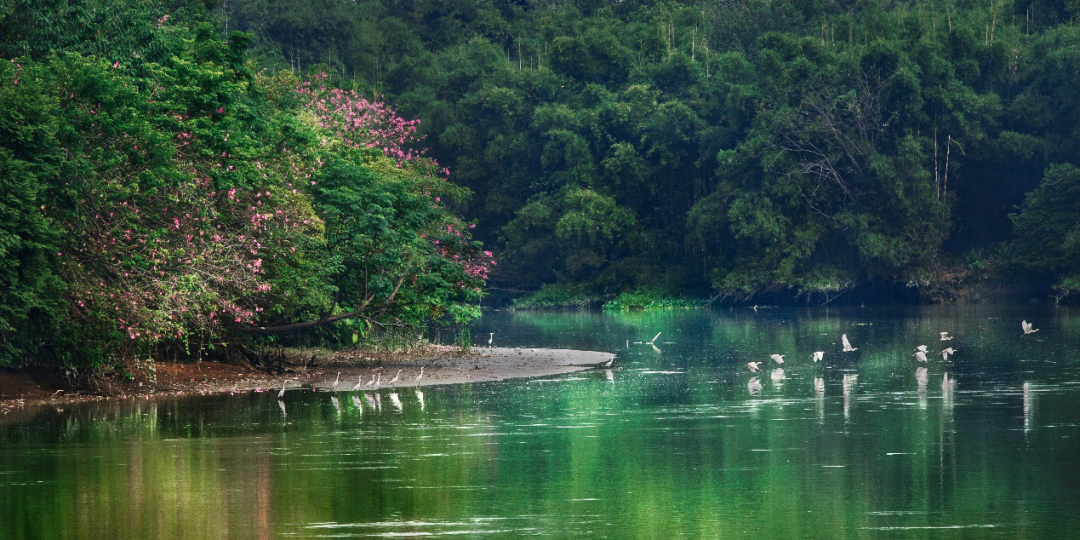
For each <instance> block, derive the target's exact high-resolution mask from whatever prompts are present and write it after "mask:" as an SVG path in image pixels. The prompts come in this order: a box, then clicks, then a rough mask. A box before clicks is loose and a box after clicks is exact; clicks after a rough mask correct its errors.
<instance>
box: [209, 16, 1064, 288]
mask: <svg viewBox="0 0 1080 540" xmlns="http://www.w3.org/2000/svg"><path fill="white" fill-rule="evenodd" d="M219 9H220V11H221V13H222V14H223V15H224V16H226V17H227V19H228V25H229V27H230V28H239V29H244V30H249V31H252V32H253V33H254V35H255V36H257V38H256V39H257V42H258V43H259V44H260V45H262V46H263V47H265V52H264V54H265V56H267V57H269V58H272V59H273V60H274V61H279V60H280V59H284V60H285V61H286V62H288V63H289V64H290V65H291V66H292V67H293V68H294V69H297V70H301V71H302V70H306V69H309V68H312V67H314V66H319V67H320V68H324V69H327V71H329V72H332V73H335V74H336V76H337V77H339V78H342V79H344V80H347V81H352V82H355V83H356V84H358V85H360V86H361V87H363V88H366V89H368V91H371V92H377V93H379V94H385V95H386V96H387V97H388V99H389V100H390V101H391V102H393V103H395V104H396V105H397V106H398V107H400V108H401V109H402V110H403V111H404V112H405V114H406V116H409V117H415V118H419V119H421V120H422V131H423V132H424V133H425V134H426V135H427V139H426V141H425V143H426V144H427V145H428V146H429V147H430V151H431V154H432V155H434V156H437V157H438V158H439V159H440V160H441V161H442V162H443V163H444V164H446V165H448V166H449V167H450V169H451V170H452V171H453V178H454V180H455V182H457V183H459V184H460V185H463V186H465V187H467V188H469V189H470V190H472V192H473V194H474V197H473V199H472V200H471V202H470V203H469V204H468V206H466V207H465V208H464V212H465V215H466V216H467V218H469V219H475V220H477V221H478V223H479V226H478V229H477V231H479V233H478V235H479V237H480V238H482V239H484V240H485V241H486V242H487V243H488V244H489V245H495V246H497V247H498V250H497V253H498V255H499V257H500V260H501V261H503V262H504V264H503V265H501V266H500V267H499V268H498V270H497V272H496V273H495V275H494V276H493V280H494V284H493V285H494V287H493V288H494V289H495V290H496V292H499V291H500V289H502V292H507V293H511V294H522V293H526V292H532V291H536V290H538V289H539V288H540V287H542V286H543V287H545V289H544V290H543V291H542V292H541V293H540V294H539V295H537V296H536V297H535V298H537V299H538V300H543V299H548V300H550V301H553V302H556V303H557V302H560V301H566V300H572V299H574V298H578V297H586V298H608V297H611V296H613V295H615V294H617V293H620V292H643V293H646V294H651V295H657V296H665V295H668V296H672V295H673V296H680V295H682V296H699V297H700V296H705V297H714V296H719V297H726V298H729V299H738V300H746V299H748V298H752V297H754V296H755V295H757V297H761V296H762V295H763V293H768V292H769V291H778V292H780V293H782V294H780V295H777V296H781V297H786V298H794V297H796V296H799V295H802V296H805V297H806V299H808V300H810V301H813V302H821V301H825V299H827V298H830V296H832V297H835V296H836V295H838V294H843V293H844V292H846V291H848V290H851V289H857V288H860V287H863V288H866V287H869V288H878V289H883V290H889V291H900V292H901V293H902V294H903V293H904V291H905V290H906V291H907V294H908V296H909V297H918V298H921V299H922V300H930V301H954V300H964V299H965V298H967V295H968V294H969V289H970V284H971V283H973V282H978V281H987V280H993V281H994V282H995V283H1009V284H1012V285H1023V286H1028V287H1031V288H1033V289H1034V291H1035V292H1036V293H1037V294H1039V295H1046V294H1051V295H1054V296H1056V297H1058V298H1059V299H1060V298H1064V297H1065V296H1067V295H1068V294H1069V293H1072V292H1074V291H1076V290H1077V288H1078V287H1080V281H1078V277H1080V274H1077V273H1076V270H1075V268H1076V267H1077V265H1076V264H1075V263H1077V262H1080V259H1078V257H1077V255H1078V253H1080V251H1078V248H1080V245H1078V243H1077V242H1078V240H1077V239H1078V238H1080V219H1078V218H1080V215H1078V212H1080V206H1078V205H1077V203H1080V200H1078V199H1077V198H1076V193H1077V187H1076V183H1077V181H1078V180H1080V176H1078V174H1077V171H1076V169H1074V168H1073V167H1074V166H1075V165H1076V164H1077V159H1078V156H1080V153H1078V151H1077V150H1078V149H1077V146H1078V143H1080V137H1078V135H1077V133H1075V131H1076V126H1077V125H1078V122H1077V120H1078V115H1080V108H1078V107H1080V102H1078V100H1080V97H1078V96H1080V94H1078V93H1077V92H1076V89H1077V88H1078V87H1080V86H1078V84H1077V83H1078V81H1077V77H1078V75H1077V74H1078V73H1080V70H1078V67H1080V52H1078V51H1080V47H1078V46H1080V27H1078V26H1077V25H1076V24H1073V22H1072V21H1073V19H1074V17H1075V15H1076V9H1078V8H1077V7H1076V6H1075V5H1074V3H1070V2H1047V1H1041V0H1036V1H1028V2H1021V1H1009V0H1005V1H1000V0H997V1H993V0H987V1H979V2H974V1H965V0H944V1H892V2H879V1H848V0H837V1H811V0H808V1H783V2H776V1H771V2H770V1H759V0H750V1H730V2H695V1H687V2H672V1H669V2H614V1H601V0H592V1H584V0H583V1H576V2H574V1H542V0H536V1H491V2H473V1H452V0H446V1H366V2H346V1H337V0H317V1H265V0H263V1H260V0H240V1H237V0H233V1H231V2H228V3H226V4H223V5H220V6H219ZM765 296H768V295H765Z"/></svg>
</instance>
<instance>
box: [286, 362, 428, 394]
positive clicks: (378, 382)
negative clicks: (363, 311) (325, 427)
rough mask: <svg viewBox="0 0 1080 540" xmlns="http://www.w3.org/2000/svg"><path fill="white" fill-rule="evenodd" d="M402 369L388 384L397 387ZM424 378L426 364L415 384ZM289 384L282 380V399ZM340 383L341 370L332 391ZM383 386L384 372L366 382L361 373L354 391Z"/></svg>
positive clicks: (336, 388)
mask: <svg viewBox="0 0 1080 540" xmlns="http://www.w3.org/2000/svg"><path fill="white" fill-rule="evenodd" d="M402 371H403V370H400V369H399V370H397V374H396V375H394V378H393V379H390V380H389V381H387V383H386V384H387V385H388V386H390V387H391V388H393V387H395V386H396V385H397V382H398V380H400V379H401V372H402ZM423 379H424V366H420V373H418V374H417V375H416V377H415V378H413V384H420V381H421V380H423ZM287 384H289V381H288V380H285V381H282V382H281V391H280V392H278V395H277V397H278V399H281V398H283V397H285V386H286V385H287ZM339 384H341V372H340V371H339V372H337V377H336V378H335V379H334V382H333V383H331V384H330V391H331V392H337V391H338V385H339ZM381 386H382V373H372V374H371V380H369V381H368V382H364V375H363V374H360V375H359V376H358V378H357V381H356V385H355V386H353V387H352V391H353V392H359V391H360V390H364V389H367V390H378V389H379V387H381Z"/></svg>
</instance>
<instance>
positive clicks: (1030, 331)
mask: <svg viewBox="0 0 1080 540" xmlns="http://www.w3.org/2000/svg"><path fill="white" fill-rule="evenodd" d="M1020 328H1023V329H1024V335H1025V336H1026V335H1028V334H1034V333H1035V332H1038V331H1039V329H1038V328H1032V325H1031V323H1029V322H1027V321H1020Z"/></svg>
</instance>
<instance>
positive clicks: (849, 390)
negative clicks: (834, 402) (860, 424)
mask: <svg viewBox="0 0 1080 540" xmlns="http://www.w3.org/2000/svg"><path fill="white" fill-rule="evenodd" d="M857 382H859V375H858V374H857V373H845V374H844V380H843V382H842V386H841V388H842V392H843V394H844V423H845V424H846V423H848V422H850V421H851V394H853V393H854V392H855V384H856V383H857Z"/></svg>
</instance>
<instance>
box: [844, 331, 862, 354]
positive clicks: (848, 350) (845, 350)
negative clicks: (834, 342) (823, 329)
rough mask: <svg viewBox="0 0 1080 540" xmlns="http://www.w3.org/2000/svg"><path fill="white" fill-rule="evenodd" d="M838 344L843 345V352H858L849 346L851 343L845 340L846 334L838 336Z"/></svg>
mask: <svg viewBox="0 0 1080 540" xmlns="http://www.w3.org/2000/svg"><path fill="white" fill-rule="evenodd" d="M840 343H841V344H843V345H844V352H852V351H857V350H859V349H857V348H855V347H852V346H851V342H850V341H848V339H847V334H841V335H840Z"/></svg>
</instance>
